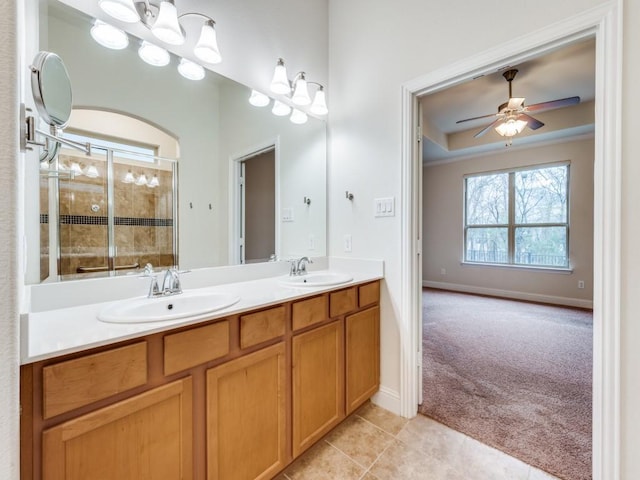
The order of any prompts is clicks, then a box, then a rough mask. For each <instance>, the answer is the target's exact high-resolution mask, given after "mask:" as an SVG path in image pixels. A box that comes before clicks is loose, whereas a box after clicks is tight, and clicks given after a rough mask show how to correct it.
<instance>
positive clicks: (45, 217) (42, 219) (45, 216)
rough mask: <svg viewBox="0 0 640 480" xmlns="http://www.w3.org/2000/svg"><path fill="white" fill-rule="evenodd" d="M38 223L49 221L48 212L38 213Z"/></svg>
mask: <svg viewBox="0 0 640 480" xmlns="http://www.w3.org/2000/svg"><path fill="white" fill-rule="evenodd" d="M40 223H41V224H46V223H49V214H48V213H41V214H40Z"/></svg>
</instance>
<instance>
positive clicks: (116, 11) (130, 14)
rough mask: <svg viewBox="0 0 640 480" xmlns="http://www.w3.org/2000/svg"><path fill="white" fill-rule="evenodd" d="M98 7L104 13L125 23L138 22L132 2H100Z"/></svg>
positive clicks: (138, 16) (117, 0)
mask: <svg viewBox="0 0 640 480" xmlns="http://www.w3.org/2000/svg"><path fill="white" fill-rule="evenodd" d="M98 5H99V6H100V8H101V9H102V10H104V12H105V13H107V14H109V15H111V16H112V17H113V18H115V19H118V20H120V21H121V22H126V23H136V22H139V21H140V15H139V14H138V11H137V10H136V6H135V5H134V4H133V0H100V1H99V2H98Z"/></svg>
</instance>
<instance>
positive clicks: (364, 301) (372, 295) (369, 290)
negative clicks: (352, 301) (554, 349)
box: [358, 282, 380, 308]
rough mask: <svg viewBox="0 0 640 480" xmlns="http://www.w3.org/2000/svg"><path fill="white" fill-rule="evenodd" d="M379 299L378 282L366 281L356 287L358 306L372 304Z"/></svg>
mask: <svg viewBox="0 0 640 480" xmlns="http://www.w3.org/2000/svg"><path fill="white" fill-rule="evenodd" d="M379 301H380V282H373V283H367V284H366V285H361V286H359V287H358V307H360V308H362V307H366V306H368V305H374V304H376V303H378V302H379Z"/></svg>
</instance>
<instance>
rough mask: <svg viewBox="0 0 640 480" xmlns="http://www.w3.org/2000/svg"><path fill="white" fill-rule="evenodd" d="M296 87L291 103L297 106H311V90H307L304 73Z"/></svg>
mask: <svg viewBox="0 0 640 480" xmlns="http://www.w3.org/2000/svg"><path fill="white" fill-rule="evenodd" d="M295 85H296V87H295V90H294V91H293V96H292V97H291V101H292V102H293V103H295V104H296V105H301V106H305V105H309V104H310V103H311V98H310V97H309V89H308V88H307V80H306V79H305V78H304V73H301V74H300V77H299V78H298V80H297V81H296V84H295Z"/></svg>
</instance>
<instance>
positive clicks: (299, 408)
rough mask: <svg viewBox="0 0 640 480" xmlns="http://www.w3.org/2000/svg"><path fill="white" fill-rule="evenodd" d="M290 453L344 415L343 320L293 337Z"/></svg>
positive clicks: (301, 449) (301, 448) (300, 449)
mask: <svg viewBox="0 0 640 480" xmlns="http://www.w3.org/2000/svg"><path fill="white" fill-rule="evenodd" d="M292 346H293V348H292V349H293V357H292V372H293V456H294V457H297V456H298V455H300V454H301V453H302V452H304V451H305V450H306V449H307V448H309V447H310V446H311V445H313V444H314V443H315V442H316V441H317V440H319V439H320V438H321V437H322V436H323V435H324V434H325V433H327V432H328V431H329V430H331V429H332V428H333V427H335V426H336V425H337V424H338V423H340V421H341V420H342V419H343V418H344V340H343V322H342V320H337V321H334V322H332V323H330V324H328V325H325V326H322V327H318V328H315V329H313V330H310V331H308V332H306V333H301V334H299V335H296V336H294V337H293V342H292Z"/></svg>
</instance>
